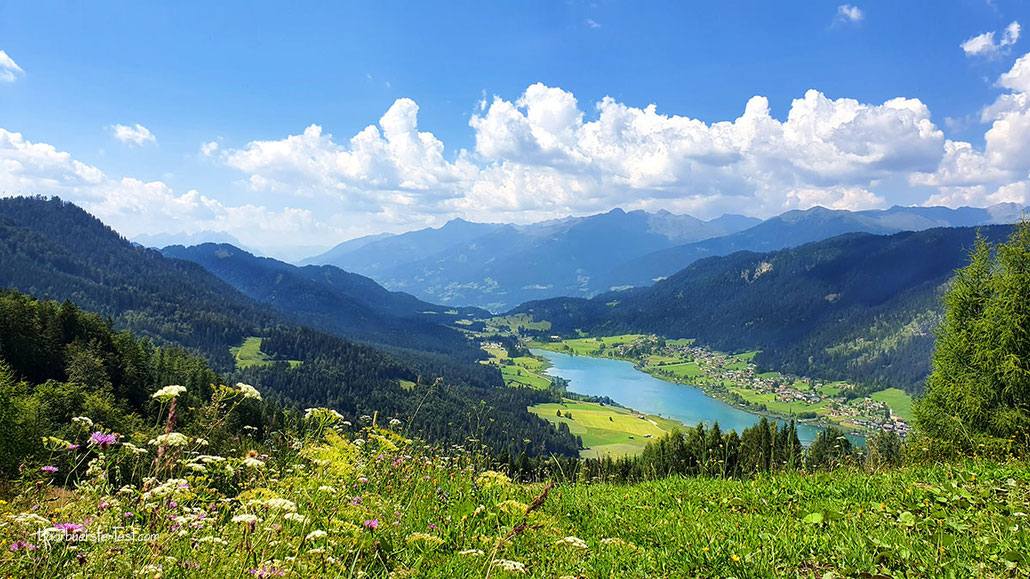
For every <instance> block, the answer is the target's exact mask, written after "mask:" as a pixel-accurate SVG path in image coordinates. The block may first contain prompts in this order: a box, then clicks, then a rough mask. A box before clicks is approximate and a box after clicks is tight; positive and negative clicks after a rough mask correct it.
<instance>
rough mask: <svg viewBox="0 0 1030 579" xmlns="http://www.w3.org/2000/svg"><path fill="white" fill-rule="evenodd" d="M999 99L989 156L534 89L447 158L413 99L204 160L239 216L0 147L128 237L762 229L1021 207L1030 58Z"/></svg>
mask: <svg viewBox="0 0 1030 579" xmlns="http://www.w3.org/2000/svg"><path fill="white" fill-rule="evenodd" d="M997 86H998V87H1000V88H1001V89H1003V90H1005V94H1002V95H1001V96H999V98H998V100H997V101H996V102H995V103H993V104H991V105H989V106H987V107H985V108H984V109H983V111H981V116H982V118H984V119H985V120H986V121H987V122H989V123H991V126H990V128H989V130H987V131H986V133H985V135H984V143H985V145H984V146H983V147H974V146H973V145H972V144H970V143H966V142H962V141H954V140H948V139H945V137H944V134H943V132H942V131H941V130H940V129H939V128H938V127H937V126H936V125H935V124H934V123H933V122H932V120H931V114H930V111H929V109H928V108H927V107H926V105H924V104H923V103H922V102H921V101H919V100H918V99H910V98H894V99H890V100H887V101H885V102H882V103H863V102H859V101H857V100H854V99H848V98H831V97H828V96H826V95H825V94H823V93H821V92H819V91H816V90H809V91H807V92H806V93H805V94H804V95H803V96H802V97H801V98H798V99H795V100H794V101H793V102H791V103H790V107H789V110H788V112H787V114H786V116H785V118H775V117H773V116H772V114H771V111H770V106H769V102H768V100H767V99H766V98H765V97H762V96H755V97H752V98H751V99H749V100H748V101H747V103H746V105H744V106H743V107H742V108H743V111H742V113H741V114H740V115H739V116H738V117H737V118H735V119H732V120H727V121H721V122H712V123H709V122H704V121H702V120H699V119H694V118H690V117H688V116H681V115H671V114H665V113H664V112H661V111H659V109H658V107H657V106H656V105H654V104H650V105H647V106H643V107H640V106H634V105H631V104H627V103H623V102H619V101H617V100H615V99H613V98H610V97H605V98H603V99H601V100H600V101H599V102H593V103H581V102H580V101H579V100H578V99H577V98H576V97H575V95H573V94H572V93H571V92H569V91H566V90H564V89H562V88H559V87H552V86H546V85H544V84H540V83H537V84H533V85H531V86H529V87H527V88H526V90H525V91H524V92H523V93H522V94H521V95H518V97H517V98H510V99H508V98H503V97H500V96H495V97H493V98H492V99H487V98H485V95H484V99H483V100H482V102H481V103H479V105H478V106H477V107H476V108H475V110H474V111H473V114H472V116H471V117H470V120H469V126H470V128H471V130H472V131H473V136H474V143H475V145H474V148H473V149H472V150H458V151H453V150H451V151H448V150H447V149H446V148H445V145H444V143H443V142H442V141H441V140H440V139H439V138H437V137H436V136H435V135H434V134H432V133H431V132H428V131H424V130H420V127H419V125H418V112H419V107H418V105H417V104H416V103H415V102H414V101H412V100H410V99H406V98H402V99H398V100H396V101H395V102H394V103H393V105H392V106H391V107H390V108H389V109H388V110H387V111H386V112H385V113H384V114H383V116H382V117H381V118H380V119H379V120H378V122H377V123H375V124H372V125H369V126H367V127H366V128H364V129H362V130H361V131H359V132H357V134H354V135H353V136H349V137H346V138H342V139H337V138H336V137H334V136H333V135H332V134H330V133H329V132H328V131H326V130H324V129H323V127H321V126H320V125H317V124H312V125H310V126H308V127H307V128H304V129H303V130H302V131H299V132H298V133H297V134H293V135H288V136H285V137H283V138H278V139H275V138H273V139H267V140H255V141H252V142H250V143H246V144H245V145H244V146H242V147H238V148H234V147H231V146H230V147H226V146H224V145H223V144H220V143H219V142H217V141H211V142H207V143H203V144H202V146H201V153H202V154H204V155H206V156H208V157H210V158H212V159H217V160H218V161H219V162H222V163H225V164H226V165H227V166H229V167H231V168H233V169H235V170H237V171H239V175H240V179H239V180H238V182H237V184H236V187H235V190H234V191H233V192H232V194H234V195H237V196H238V197H240V198H242V199H243V201H242V202H238V203H242V204H238V205H230V204H228V203H225V202H223V201H220V200H218V199H214V198H211V197H208V196H205V195H203V194H201V193H200V192H198V191H194V190H190V191H187V192H186V193H182V194H179V193H176V192H175V191H173V190H172V189H171V188H170V187H168V185H167V184H165V183H163V182H160V181H156V182H149V183H148V182H143V181H139V180H135V179H131V178H122V179H115V178H110V177H107V176H106V175H104V174H103V173H102V172H101V171H100V170H99V169H96V168H95V167H91V166H88V165H85V164H82V163H79V162H77V161H75V160H74V159H72V158H71V157H70V155H68V153H64V152H60V151H58V150H57V149H56V148H54V147H52V146H50V145H46V144H40V143H31V142H28V141H27V140H25V139H24V138H22V136H21V135H20V134H17V133H10V132H2V133H0V188H2V190H3V191H5V192H6V193H7V194H15V193H43V194H58V195H61V196H63V197H66V198H68V199H70V200H73V201H76V202H81V203H82V204H84V205H85V206H86V207H87V209H90V210H91V211H95V212H96V213H97V214H98V215H99V216H100V217H102V218H104V219H107V220H110V222H111V223H112V225H114V226H115V227H118V228H119V229H120V230H122V231H123V233H126V234H127V235H132V234H138V233H144V232H149V233H156V232H180V231H185V232H191V231H199V230H212V231H228V232H230V233H232V234H233V235H235V236H236V237H238V238H239V239H240V240H241V241H242V242H243V243H245V244H247V245H250V246H254V247H270V246H275V245H279V246H287V245H298V244H329V243H331V242H333V241H336V240H339V239H341V238H344V237H347V236H356V235H361V234H366V233H377V232H381V231H384V230H387V231H401V230H406V229H411V228H417V227H425V226H434V225H439V224H441V223H442V222H443V221H445V220H447V219H450V218H452V217H457V216H461V217H465V218H469V219H474V220H480V221H506V222H520V223H525V222H529V221H535V220H540V219H549V218H554V217H559V216H564V215H569V214H578V215H584V214H589V213H595V212H598V211H607V210H609V209H611V208H612V207H614V206H621V207H624V208H626V209H637V208H640V209H646V210H651V211H654V210H658V209H668V210H670V211H676V212H686V213H691V214H694V215H697V216H699V217H703V218H708V217H714V216H717V215H720V214H722V213H726V212H734V213H747V214H750V215H755V216H759V217H767V216H771V215H774V214H778V213H780V212H782V211H784V210H787V209H795V208H800V209H803V208H808V207H811V206H814V205H823V206H826V207H831V208H839V209H866V208H873V207H882V206H885V205H887V204H888V203H913V202H922V201H924V200H925V202H927V203H931V204H934V203H943V204H948V205H958V204H984V203H990V202H995V201H997V200H1020V199H1025V198H1026V195H1027V194H1028V192H1030V186H1028V183H1030V178H1028V172H1030V155H1028V154H1027V151H1030V106H1028V101H1030V98H1028V93H1030V55H1027V56H1024V57H1023V58H1021V59H1019V60H1018V61H1017V62H1016V63H1015V64H1014V65H1013V67H1012V69H1011V70H1009V71H1008V72H1007V73H1005V74H1004V75H1001V77H1000V78H999V80H998V83H997ZM148 133H149V131H148ZM144 142H149V141H144ZM220 199H222V198H220ZM123 228H124V229H123Z"/></svg>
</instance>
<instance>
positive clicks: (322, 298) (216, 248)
mask: <svg viewBox="0 0 1030 579" xmlns="http://www.w3.org/2000/svg"><path fill="white" fill-rule="evenodd" d="M161 253H162V254H164V255H165V256H166V257H172V258H177V259H183V260H187V261H192V262H194V263H197V264H199V265H201V266H203V267H204V268H205V269H206V270H208V271H209V272H211V273H213V274H215V275H216V276H218V277H219V278H220V279H222V280H223V281H225V282H226V283H228V284H229V285H232V286H233V287H235V288H236V289H238V290H240V291H241V292H243V293H244V294H246V295H247V296H249V297H251V298H253V299H255V300H257V301H259V302H262V303H265V304H269V305H271V306H273V307H275V308H276V309H277V310H279V311H281V312H283V313H285V314H287V315H289V316H291V318H292V319H294V320H295V321H296V322H298V323H300V324H302V325H305V326H308V327H312V328H317V329H321V330H323V331H326V332H330V333H334V334H337V335H341V336H344V337H347V338H351V339H355V340H361V341H365V342H373V343H378V344H387V345H391V346H397V347H402V348H409V349H415V350H428V351H435V352H445V353H448V354H451V355H454V356H458V357H461V358H464V359H478V358H480V357H481V356H482V351H481V350H480V349H479V348H478V347H477V346H476V345H475V344H472V343H470V342H469V340H468V339H466V338H465V336H464V335H463V334H462V333H461V332H459V331H458V330H456V329H454V328H453V327H451V326H448V325H447V323H448V322H450V323H453V322H454V321H455V320H459V319H468V318H469V317H472V316H476V317H483V316H486V315H488V314H489V312H487V311H485V310H481V309H478V308H450V307H443V306H438V305H435V304H430V303H427V302H424V301H422V300H419V299H417V298H415V297H414V296H411V295H408V294H405V293H401V292H391V291H387V290H386V289H385V288H383V287H382V286H380V285H379V284H377V283H376V282H374V281H372V280H371V279H369V278H367V277H364V276H361V275H358V274H354V273H350V272H346V271H343V270H342V269H339V268H337V267H334V266H314V265H309V266H306V267H296V266H293V265H290V264H288V263H284V262H281V261H277V260H275V259H271V258H266V257H256V256H254V255H252V254H250V253H248V252H246V251H243V250H242V249H239V248H238V247H234V246H232V245H228V244H213V243H204V244H201V245H195V246H192V247H188V248H187V247H183V246H181V245H173V246H169V247H165V248H163V249H161Z"/></svg>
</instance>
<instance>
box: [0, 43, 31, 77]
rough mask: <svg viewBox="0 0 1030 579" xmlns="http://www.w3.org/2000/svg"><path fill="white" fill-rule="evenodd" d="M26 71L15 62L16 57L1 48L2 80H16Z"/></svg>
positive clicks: (0, 70)
mask: <svg viewBox="0 0 1030 579" xmlns="http://www.w3.org/2000/svg"><path fill="white" fill-rule="evenodd" d="M23 74H25V71H24V70H22V69H21V67H20V66H18V63H16V62H14V59H13V58H11V57H10V56H7V53H6V52H4V51H3V50H0V82H14V81H15V80H17V78H18V77H19V76H21V75H23Z"/></svg>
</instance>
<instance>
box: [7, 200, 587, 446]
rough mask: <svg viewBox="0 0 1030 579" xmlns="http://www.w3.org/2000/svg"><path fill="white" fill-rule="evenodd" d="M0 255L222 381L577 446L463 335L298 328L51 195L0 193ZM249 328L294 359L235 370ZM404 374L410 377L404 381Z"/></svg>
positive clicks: (270, 350) (17, 281)
mask: <svg viewBox="0 0 1030 579" xmlns="http://www.w3.org/2000/svg"><path fill="white" fill-rule="evenodd" d="M0 261H2V263H3V264H4V267H3V268H2V270H0V287H10V288H15V289H17V290H20V291H22V292H25V293H27V294H31V295H33V296H35V297H39V298H48V299H54V300H59V301H70V302H71V303H73V304H75V306H78V307H81V308H82V309H83V310H86V311H91V312H95V313H97V314H100V315H102V316H104V317H105V322H104V323H105V324H107V325H108V327H109V329H110V331H112V332H115V331H120V330H130V331H132V332H133V333H134V334H136V335H138V336H140V337H146V338H149V339H151V340H153V341H154V343H156V344H158V345H164V346H176V345H177V346H181V347H184V348H186V349H187V350H188V351H189V352H192V353H194V354H198V355H202V356H203V357H204V358H205V359H206V360H207V361H208V363H209V364H210V365H211V367H212V368H214V369H215V370H217V371H218V372H221V373H223V374H225V375H227V376H228V378H229V380H230V381H235V380H238V379H239V380H243V381H245V382H248V381H249V382H250V383H253V384H255V385H258V386H260V387H262V388H263V389H265V391H266V392H267V393H268V398H269V399H271V400H278V401H279V402H281V403H282V404H283V405H285V406H306V405H325V403H326V401H327V400H332V401H333V402H334V403H335V404H336V405H337V407H336V408H335V409H336V410H338V411H339V412H341V413H344V414H346V415H347V416H350V417H352V418H357V417H360V416H361V415H362V414H365V413H372V412H376V411H378V412H379V413H381V414H383V415H384V416H396V417H398V418H401V419H404V420H406V421H407V420H408V419H409V418H415V417H416V412H417V418H419V420H418V422H417V423H414V425H413V428H417V432H419V433H421V434H423V435H424V436H425V437H426V439H427V440H434V441H435V440H439V441H441V442H448V443H461V442H466V441H467V440H468V439H470V438H472V439H475V440H477V441H478V443H479V444H484V445H486V446H487V447H488V448H490V449H492V450H494V451H504V452H526V453H528V454H529V455H536V454H538V453H541V452H545V453H557V454H565V455H574V454H576V453H577V450H578V448H579V443H578V441H577V440H576V438H575V437H574V436H572V435H571V434H569V433H567V432H558V431H555V430H554V429H553V428H551V427H550V425H549V424H548V423H547V422H546V421H544V420H542V419H540V418H538V417H536V416H533V415H532V414H530V413H528V412H527V411H526V407H527V406H528V405H531V404H534V403H536V402H539V401H549V400H553V399H554V397H555V396H557V394H555V393H549V392H512V391H509V390H507V389H505V388H504V386H503V381H502V380H501V376H500V373H499V372H498V371H497V369H496V368H491V367H488V366H485V365H483V364H480V363H479V362H478V360H477V359H476V358H477V357H478V355H479V354H478V351H470V347H469V346H468V345H467V344H465V343H464V341H465V339H464V338H463V337H461V338H460V339H461V340H462V342H460V343H459V344H458V345H456V346H455V348H457V350H458V351H457V352H454V351H453V350H452V351H450V352H449V353H441V352H429V351H422V350H415V349H410V348H401V347H396V346H370V345H365V344H359V343H355V342H352V341H349V340H347V339H344V338H341V337H338V336H335V335H330V334H327V333H323V332H319V331H315V330H310V329H305V328H302V327H300V326H299V325H297V324H296V323H295V322H294V320H293V319H291V317H290V316H289V315H288V313H284V312H282V311H279V310H275V309H273V308H271V307H270V306H268V305H264V304H260V303H258V302H256V301H254V300H253V299H251V298H249V297H247V296H245V295H243V294H242V293H241V292H239V291H238V290H236V289H235V288H233V287H231V286H230V285H228V284H226V283H225V282H223V281H222V280H220V279H218V278H217V277H215V276H214V275H212V274H210V273H208V272H207V271H205V270H204V269H203V268H201V267H200V266H199V265H196V264H193V263H189V262H185V261H181V260H177V259H169V258H166V257H163V256H162V255H161V254H160V253H159V252H157V251H153V250H149V249H144V248H141V247H137V246H133V245H132V244H130V243H129V242H128V241H126V240H125V239H124V238H122V237H121V236H119V235H118V234H117V233H115V232H114V231H113V230H111V229H110V228H108V227H107V226H105V225H103V224H102V223H101V222H100V221H98V220H96V219H95V218H94V217H92V216H90V215H89V214H87V213H86V212H84V211H82V210H81V209H80V208H78V207H76V206H74V205H71V204H68V203H64V202H62V201H60V200H59V199H49V200H48V199H44V198H8V199H2V200H0ZM68 307H73V306H71V305H69V306H68ZM16 313H17V312H14V314H12V315H15V314H16ZM17 319H18V317H17V315H15V317H14V318H12V319H11V320H6V321H4V322H2V323H4V324H17V323H19V322H16V320H17ZM26 327H33V326H32V324H29V325H28V326H26ZM447 332H449V333H453V330H447ZM11 335H12V336H13V335H15V334H11ZM20 335H25V336H31V335H32V332H27V333H23V334H20ZM248 336H263V337H264V341H263V348H264V349H265V352H266V353H267V354H268V355H270V356H271V357H272V358H273V359H281V360H287V359H292V360H299V361H302V362H303V363H302V364H301V365H300V366H299V367H297V368H291V367H290V365H289V364H287V363H285V362H284V363H274V364H270V365H267V366H263V367H259V368H249V369H246V370H235V363H234V359H233V357H232V356H231V354H230V351H229V348H230V347H233V346H238V345H240V344H241V343H242V342H243V340H244V338H246V337H248ZM432 339H433V338H432V336H431V335H430V336H428V337H427V338H426V340H432ZM38 346H39V345H38V344H36V342H33V340H32V339H28V338H26V339H25V340H21V341H17V340H13V338H12V339H11V342H10V344H9V346H8V350H9V351H10V353H9V354H7V355H10V356H17V357H19V359H20V360H28V359H30V358H33V357H36V356H37V355H38V354H40V350H39V348H38ZM43 351H51V352H53V350H52V349H51V350H46V349H44V350H43ZM55 356H56V357H55ZM62 356H64V354H63V351H61V352H60V353H59V354H53V353H51V354H46V355H41V354H40V359H41V360H45V359H50V360H51V362H50V364H51V365H50V366H49V367H48V369H47V372H45V373H39V374H35V375H28V374H26V375H24V376H22V378H24V379H26V380H27V381H28V383H30V384H39V383H41V382H43V381H45V380H50V379H53V380H58V381H65V380H67V379H68V376H67V375H66V374H64V373H63V372H64V371H63V368H64V366H63V358H62ZM0 357H2V356H0ZM420 378H421V379H420ZM402 380H404V381H408V382H417V383H418V386H417V387H416V388H415V389H413V390H405V389H403V388H401V386H400V384H401V381H402ZM422 385H424V386H425V389H421V390H420V388H421V387H422Z"/></svg>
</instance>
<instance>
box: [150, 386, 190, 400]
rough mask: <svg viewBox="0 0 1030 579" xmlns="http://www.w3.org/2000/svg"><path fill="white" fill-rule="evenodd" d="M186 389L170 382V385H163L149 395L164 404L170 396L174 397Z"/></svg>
mask: <svg viewBox="0 0 1030 579" xmlns="http://www.w3.org/2000/svg"><path fill="white" fill-rule="evenodd" d="M185 391H186V387H185V386H179V385H178V384H172V385H171V386H165V387H164V388H162V389H160V390H158V391H157V392H154V393H153V394H151V395H150V397H151V398H153V399H154V400H157V401H158V402H161V403H162V404H164V403H165V402H168V401H169V400H171V399H172V398H176V397H177V396H179V395H180V394H182V393H183V392H185Z"/></svg>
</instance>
